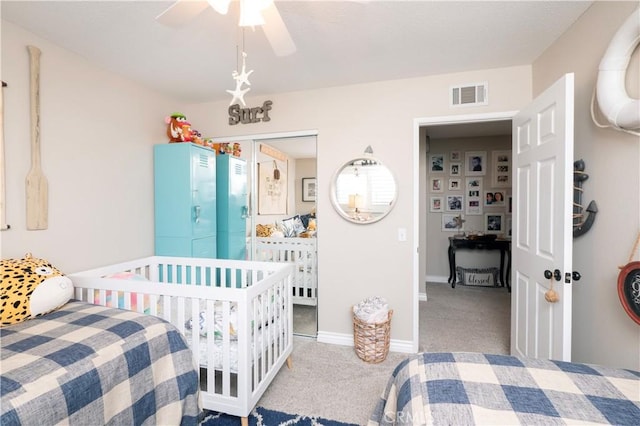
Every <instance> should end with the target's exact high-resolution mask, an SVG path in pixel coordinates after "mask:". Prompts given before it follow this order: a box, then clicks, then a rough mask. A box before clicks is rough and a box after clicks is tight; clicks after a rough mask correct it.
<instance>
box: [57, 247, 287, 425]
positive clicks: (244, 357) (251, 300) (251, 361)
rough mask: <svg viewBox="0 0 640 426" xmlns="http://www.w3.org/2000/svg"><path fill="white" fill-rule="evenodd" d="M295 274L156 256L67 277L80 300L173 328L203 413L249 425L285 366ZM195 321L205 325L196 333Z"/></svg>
mask: <svg viewBox="0 0 640 426" xmlns="http://www.w3.org/2000/svg"><path fill="white" fill-rule="evenodd" d="M293 270H294V267H293V265H289V264H283V263H272V262H254V261H237V260H222V259H198V258H177V257H159V256H154V257H148V258H143V259H138V260H133V261H129V262H124V263H119V264H115V265H109V266H105V267H101V268H97V269H92V270H89V271H84V272H79V273H75V274H71V275H69V277H70V278H71V280H72V282H73V284H74V287H75V297H76V299H78V300H83V301H88V302H91V303H97V304H100V305H104V306H110V307H116V308H118V307H119V308H124V309H130V310H134V311H137V312H141V313H147V314H151V315H157V316H160V317H162V318H164V319H166V320H167V321H169V322H171V323H172V324H173V325H174V326H176V327H177V328H178V329H179V330H180V331H181V332H182V333H183V334H185V335H186V336H187V340H188V343H189V346H190V347H191V350H192V351H193V353H194V360H195V362H196V363H197V364H198V366H199V367H200V368H199V369H198V370H199V372H200V384H201V388H202V403H203V408H206V409H209V410H214V411H219V412H223V413H227V414H231V415H235V416H240V417H242V423H243V424H247V416H248V415H249V413H250V412H251V411H252V410H253V408H254V407H255V405H256V404H257V402H258V400H259V399H260V397H261V396H262V394H263V393H264V391H265V390H266V389H267V387H268V386H269V384H270V383H271V381H272V380H273V378H274V377H275V375H276V374H277V373H278V371H279V370H280V368H281V367H282V365H283V364H284V363H285V361H286V362H287V364H288V365H289V366H290V364H289V361H290V360H289V356H290V355H291V351H292V348H293V340H292V339H293V328H292V327H293V316H292V297H291V294H292V289H291V282H292V275H293ZM123 273H126V274H123ZM200 313H202V316H203V318H205V321H204V323H203V324H200V326H201V327H200V328H199V332H198V325H199V321H197V319H199V317H200ZM192 317H193V319H194V321H193V324H195V327H193V330H190V329H189V328H188V322H189V319H191V318H192ZM212 336H213V337H214V338H211V337H212ZM234 357H236V358H235V359H234ZM208 366H209V368H208ZM211 366H213V368H211Z"/></svg>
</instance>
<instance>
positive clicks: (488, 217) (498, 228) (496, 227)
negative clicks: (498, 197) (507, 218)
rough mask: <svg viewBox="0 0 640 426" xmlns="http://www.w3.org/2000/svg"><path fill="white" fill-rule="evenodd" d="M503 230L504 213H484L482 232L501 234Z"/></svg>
mask: <svg viewBox="0 0 640 426" xmlns="http://www.w3.org/2000/svg"><path fill="white" fill-rule="evenodd" d="M504 231H505V222H504V214H502V213H485V215H484V232H486V233H488V234H502V233H503V232H504Z"/></svg>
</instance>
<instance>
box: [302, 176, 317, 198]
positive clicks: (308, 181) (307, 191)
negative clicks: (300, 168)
mask: <svg viewBox="0 0 640 426" xmlns="http://www.w3.org/2000/svg"><path fill="white" fill-rule="evenodd" d="M302 201H316V178H311V177H308V178H302Z"/></svg>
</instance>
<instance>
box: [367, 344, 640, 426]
mask: <svg viewBox="0 0 640 426" xmlns="http://www.w3.org/2000/svg"><path fill="white" fill-rule="evenodd" d="M589 422H593V423H601V424H615V425H638V424H640V373H639V372H636V371H631V370H621V369H614V368H606V367H601V366H594V365H587V364H578V363H570V362H560V361H549V360H539V359H525V358H517V357H512V356H506V355H486V354H478V353H421V354H417V355H414V356H411V357H409V358H407V359H406V360H404V361H403V362H401V363H400V364H399V365H398V366H397V367H396V369H395V371H394V372H393V374H392V377H391V378H390V380H389V382H388V384H387V387H386V389H385V391H384V393H383V395H382V398H381V399H380V400H379V401H378V404H377V406H376V408H375V410H374V413H373V415H372V417H371V420H370V421H369V425H394V424H410V425H423V424H429V425H432V424H433V425H472V424H478V425H499V424H507V425H516V424H544V425H556V424H567V423H589Z"/></svg>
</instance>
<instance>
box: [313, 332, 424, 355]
mask: <svg viewBox="0 0 640 426" xmlns="http://www.w3.org/2000/svg"><path fill="white" fill-rule="evenodd" d="M317 340H318V342H320V343H330V344H332V345H341V346H353V335H352V334H344V333H331V332H329V331H318V336H317ZM389 351H391V352H402V353H413V352H414V351H413V344H412V342H411V341H409V340H397V339H391V341H390V342H389Z"/></svg>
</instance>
